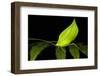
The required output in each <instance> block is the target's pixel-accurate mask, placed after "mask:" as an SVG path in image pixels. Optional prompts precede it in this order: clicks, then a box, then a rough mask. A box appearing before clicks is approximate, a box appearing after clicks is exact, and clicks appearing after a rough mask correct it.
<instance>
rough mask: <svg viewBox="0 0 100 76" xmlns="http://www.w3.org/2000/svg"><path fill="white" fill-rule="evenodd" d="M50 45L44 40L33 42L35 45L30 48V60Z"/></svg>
mask: <svg viewBox="0 0 100 76" xmlns="http://www.w3.org/2000/svg"><path fill="white" fill-rule="evenodd" d="M48 46H49V44H47V43H44V42H38V43H33V46H32V48H31V50H30V60H35V59H36V58H37V56H38V55H39V54H40V53H41V52H42V51H43V50H44V49H45V48H47V47H48Z"/></svg>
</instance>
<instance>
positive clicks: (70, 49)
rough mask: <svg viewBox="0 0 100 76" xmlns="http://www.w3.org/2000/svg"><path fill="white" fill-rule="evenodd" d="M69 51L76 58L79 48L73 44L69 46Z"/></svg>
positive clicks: (78, 55) (78, 54)
mask: <svg viewBox="0 0 100 76" xmlns="http://www.w3.org/2000/svg"><path fill="white" fill-rule="evenodd" d="M69 52H70V53H71V55H72V56H73V58H74V59H77V58H79V57H80V53H79V48H78V47H76V46H75V45H71V46H69Z"/></svg>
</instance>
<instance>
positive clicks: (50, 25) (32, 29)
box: [28, 15, 88, 60]
mask: <svg viewBox="0 0 100 76" xmlns="http://www.w3.org/2000/svg"><path fill="white" fill-rule="evenodd" d="M74 18H75V20H76V23H77V25H78V28H79V33H78V36H77V38H76V39H75V40H74V41H75V42H83V43H84V44H85V45H87V40H88V38H87V37H88V18H87V17H67V16H66V17H64V16H43V15H42V16H41V15H28V38H38V39H43V40H47V41H57V40H58V37H59V34H60V33H61V32H62V31H63V30H64V29H66V28H67V27H68V26H69V25H70V24H71V23H72V21H73V19H74ZM32 43H33V41H32V40H28V45H29V51H30V49H31V47H30V45H31V44H32ZM66 49H67V48H66ZM66 54H67V56H68V57H67V58H68V59H71V58H72V56H71V55H70V53H69V52H68V51H67V53H66ZM80 54H81V58H86V57H87V56H85V55H84V54H82V53H81V52H80ZM51 59H56V57H55V47H54V46H50V47H48V48H47V49H45V50H44V51H42V52H41V54H40V55H39V56H38V57H37V59H36V60H51Z"/></svg>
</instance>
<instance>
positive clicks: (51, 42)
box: [29, 38, 56, 46]
mask: <svg viewBox="0 0 100 76" xmlns="http://www.w3.org/2000/svg"><path fill="white" fill-rule="evenodd" d="M29 40H37V41H42V42H46V43H49V44H51V45H54V46H56V45H55V44H54V43H53V42H55V41H47V40H43V39H37V38H29Z"/></svg>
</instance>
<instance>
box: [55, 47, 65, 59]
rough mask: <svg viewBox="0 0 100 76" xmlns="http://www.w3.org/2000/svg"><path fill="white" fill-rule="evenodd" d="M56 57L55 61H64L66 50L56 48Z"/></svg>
mask: <svg viewBox="0 0 100 76" xmlns="http://www.w3.org/2000/svg"><path fill="white" fill-rule="evenodd" d="M56 57H57V59H65V58H66V49H65V48H63V47H56Z"/></svg>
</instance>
